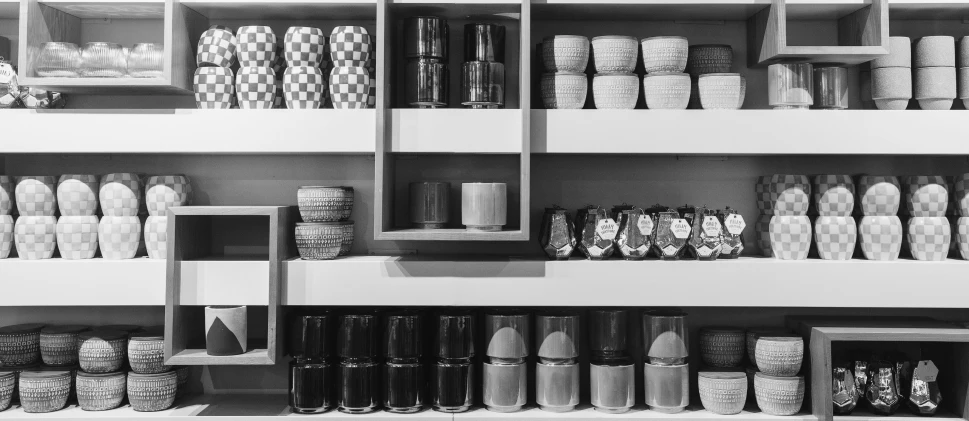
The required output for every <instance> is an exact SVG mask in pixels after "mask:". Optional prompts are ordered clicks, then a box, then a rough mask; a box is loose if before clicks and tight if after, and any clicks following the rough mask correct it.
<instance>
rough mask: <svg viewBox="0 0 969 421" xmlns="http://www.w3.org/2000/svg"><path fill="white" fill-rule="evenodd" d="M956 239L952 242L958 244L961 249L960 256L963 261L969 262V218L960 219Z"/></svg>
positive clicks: (957, 224)
mask: <svg viewBox="0 0 969 421" xmlns="http://www.w3.org/2000/svg"><path fill="white" fill-rule="evenodd" d="M955 233H956V235H955V238H953V239H952V241H955V242H956V246H957V247H958V249H959V255H960V256H962V258H963V259H965V260H969V216H963V217H960V218H959V220H958V221H957V222H956V228H955Z"/></svg>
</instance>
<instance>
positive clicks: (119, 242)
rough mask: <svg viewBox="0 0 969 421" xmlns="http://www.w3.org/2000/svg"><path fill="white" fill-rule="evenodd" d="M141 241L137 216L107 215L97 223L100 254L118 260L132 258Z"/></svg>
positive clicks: (139, 220) (139, 222)
mask: <svg viewBox="0 0 969 421" xmlns="http://www.w3.org/2000/svg"><path fill="white" fill-rule="evenodd" d="M140 241H141V219H140V218H138V217H137V216H108V215H105V216H104V217H102V218H101V223H100V224H98V242H99V243H100V245H101V256H102V257H104V258H105V259H110V260H120V259H131V258H134V257H135V255H136V254H137V252H138V243H139V242H140Z"/></svg>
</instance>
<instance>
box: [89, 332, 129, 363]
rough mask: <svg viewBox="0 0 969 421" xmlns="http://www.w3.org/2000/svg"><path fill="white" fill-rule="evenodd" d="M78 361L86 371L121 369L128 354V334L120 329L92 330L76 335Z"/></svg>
mask: <svg viewBox="0 0 969 421" xmlns="http://www.w3.org/2000/svg"><path fill="white" fill-rule="evenodd" d="M77 341H78V362H80V364H81V370H84V371H85V372H88V373H110V372H113V371H118V370H121V367H122V366H123V365H124V361H125V357H127V354H128V352H127V351H128V334H127V333H125V332H122V331H120V330H92V331H89V332H83V333H81V334H80V335H78V337H77Z"/></svg>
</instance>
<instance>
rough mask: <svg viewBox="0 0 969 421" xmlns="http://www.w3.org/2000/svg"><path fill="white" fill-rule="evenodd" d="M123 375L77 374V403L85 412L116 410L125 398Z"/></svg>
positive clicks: (118, 373) (125, 383) (120, 373)
mask: <svg viewBox="0 0 969 421" xmlns="http://www.w3.org/2000/svg"><path fill="white" fill-rule="evenodd" d="M126 386H127V376H125V373H122V372H117V373H100V374H95V373H85V372H79V373H77V386H76V390H77V403H78V405H79V406H80V407H81V409H83V410H85V411H107V410H109V409H114V408H117V407H118V406H119V405H121V401H122V400H123V399H124V396H125V389H126Z"/></svg>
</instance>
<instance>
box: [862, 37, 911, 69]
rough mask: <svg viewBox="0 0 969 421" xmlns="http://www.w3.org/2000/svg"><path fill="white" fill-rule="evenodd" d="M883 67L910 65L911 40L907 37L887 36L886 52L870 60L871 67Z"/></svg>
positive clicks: (907, 66) (906, 66) (908, 66)
mask: <svg viewBox="0 0 969 421" xmlns="http://www.w3.org/2000/svg"><path fill="white" fill-rule="evenodd" d="M883 67H905V68H911V67H912V40H911V39H910V38H908V37H889V38H888V54H887V55H884V56H880V57H878V58H876V59H874V60H872V61H871V68H872V69H881V68H883Z"/></svg>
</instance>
